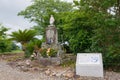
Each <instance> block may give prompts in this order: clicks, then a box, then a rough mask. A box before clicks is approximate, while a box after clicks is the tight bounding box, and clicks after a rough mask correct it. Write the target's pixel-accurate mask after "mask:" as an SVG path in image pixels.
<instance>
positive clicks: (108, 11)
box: [74, 0, 120, 67]
mask: <svg viewBox="0 0 120 80" xmlns="http://www.w3.org/2000/svg"><path fill="white" fill-rule="evenodd" d="M74 3H75V5H76V6H77V7H78V8H79V10H80V11H85V12H86V13H89V14H90V16H89V17H90V20H89V22H90V24H91V26H92V27H93V30H92V32H93V33H94V34H93V36H92V37H91V40H92V44H91V47H90V51H91V52H101V53H103V58H104V65H105V66H108V65H109V67H110V66H112V67H113V66H114V67H115V66H116V67H119V66H120V61H119V60H118V59H119V58H120V50H119V48H120V45H119V44H120V41H119V40H120V15H119V14H120V6H119V3H120V2H119V0H111V1H109V0H96V1H94V0H80V1H74ZM113 63H114V64H113Z"/></svg>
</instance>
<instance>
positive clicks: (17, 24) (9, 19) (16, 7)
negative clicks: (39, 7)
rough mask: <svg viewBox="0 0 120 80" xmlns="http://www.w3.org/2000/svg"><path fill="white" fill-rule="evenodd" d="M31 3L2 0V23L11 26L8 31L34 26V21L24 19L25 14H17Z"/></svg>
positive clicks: (0, 12)
mask: <svg viewBox="0 0 120 80" xmlns="http://www.w3.org/2000/svg"><path fill="white" fill-rule="evenodd" d="M66 1H72V0H66ZM30 4H31V0H0V23H2V24H3V25H4V26H5V27H9V28H11V30H10V31H9V32H8V33H10V32H11V31H17V30H18V29H22V30H23V29H28V28H30V27H32V26H33V23H29V20H27V19H24V17H23V16H17V14H18V12H20V11H21V10H24V9H25V8H26V7H27V6H29V5H30Z"/></svg>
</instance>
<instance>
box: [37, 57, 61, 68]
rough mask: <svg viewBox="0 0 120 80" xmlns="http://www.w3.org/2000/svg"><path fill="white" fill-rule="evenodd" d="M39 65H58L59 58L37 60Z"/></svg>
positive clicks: (59, 62)
mask: <svg viewBox="0 0 120 80" xmlns="http://www.w3.org/2000/svg"><path fill="white" fill-rule="evenodd" d="M39 62H40V64H42V65H44V66H47V65H60V64H61V58H60V57H51V58H43V57H40V58H39Z"/></svg>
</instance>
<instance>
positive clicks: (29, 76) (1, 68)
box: [0, 55, 120, 80]
mask: <svg viewBox="0 0 120 80" xmlns="http://www.w3.org/2000/svg"><path fill="white" fill-rule="evenodd" d="M11 57H12V58H11ZM9 58H10V59H9ZM11 59H15V58H14V56H13V55H12V56H11V55H10V56H2V57H1V56H0V80H120V73H116V72H112V71H110V72H108V71H104V78H95V77H81V76H79V77H74V78H69V79H66V78H65V77H63V76H50V75H49V76H48V75H46V74H45V71H46V70H44V67H40V68H39V69H38V70H37V71H33V72H31V71H27V72H26V71H25V72H24V71H22V70H20V68H19V67H22V65H23V63H25V60H19V61H16V62H14V61H13V62H10V61H9V60H11ZM7 61H9V62H7ZM8 63H9V64H8ZM11 63H12V64H14V65H13V66H12V65H11ZM20 63H22V64H21V66H20ZM33 63H34V65H36V66H35V67H38V66H39V65H38V63H37V62H33ZM18 65H19V67H18ZM32 65H33V64H32ZM35 67H33V68H30V69H35ZM24 68H26V67H24ZM24 68H23V69H24ZM48 69H49V70H51V71H52V72H57V71H58V73H57V74H60V73H61V74H62V73H63V72H65V70H67V69H68V67H67V68H63V67H62V68H60V67H58V68H57V67H55V66H51V67H49V68H47V70H48ZM68 74H69V73H68Z"/></svg>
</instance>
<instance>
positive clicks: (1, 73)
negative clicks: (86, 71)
mask: <svg viewBox="0 0 120 80" xmlns="http://www.w3.org/2000/svg"><path fill="white" fill-rule="evenodd" d="M0 80H63V79H59V78H55V77H49V76H46V75H45V74H44V73H31V72H22V71H19V70H17V69H13V68H12V67H10V66H9V65H7V63H6V62H5V61H0Z"/></svg>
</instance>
